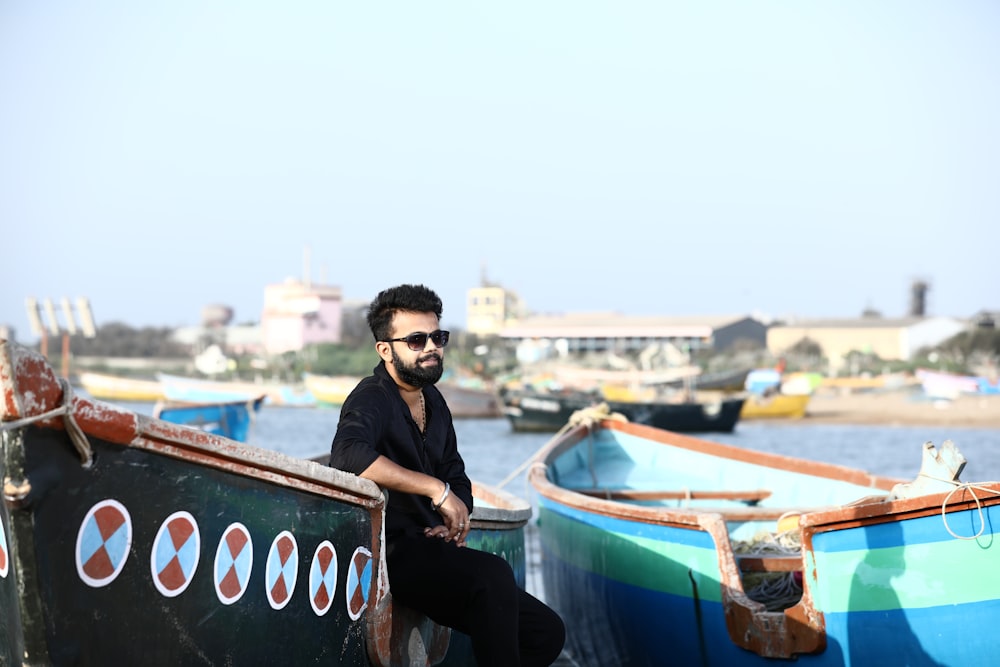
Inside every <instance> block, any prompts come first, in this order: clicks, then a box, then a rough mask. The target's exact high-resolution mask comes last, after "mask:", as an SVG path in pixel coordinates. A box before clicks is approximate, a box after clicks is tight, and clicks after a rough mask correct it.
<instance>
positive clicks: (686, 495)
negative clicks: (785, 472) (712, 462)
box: [572, 489, 771, 503]
mask: <svg viewBox="0 0 1000 667" xmlns="http://www.w3.org/2000/svg"><path fill="white" fill-rule="evenodd" d="M572 491H575V492H576V493H582V494H583V495H585V496H591V497H592V498H603V499H604V500H739V501H743V502H751V503H756V502H760V501H761V500H764V499H765V498H769V497H770V496H771V492H770V491H767V490H765V489H758V490H750V491H692V490H689V489H681V490H669V491H668V490H656V491H651V490H644V489H572Z"/></svg>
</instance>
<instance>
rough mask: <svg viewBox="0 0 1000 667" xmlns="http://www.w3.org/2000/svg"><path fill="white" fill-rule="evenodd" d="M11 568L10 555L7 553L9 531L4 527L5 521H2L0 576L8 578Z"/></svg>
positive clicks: (0, 528)
mask: <svg viewBox="0 0 1000 667" xmlns="http://www.w3.org/2000/svg"><path fill="white" fill-rule="evenodd" d="M9 570H10V555H9V554H8V553H7V531H5V530H4V528H3V521H0V578H4V579H6V578H7V572H8V571H9Z"/></svg>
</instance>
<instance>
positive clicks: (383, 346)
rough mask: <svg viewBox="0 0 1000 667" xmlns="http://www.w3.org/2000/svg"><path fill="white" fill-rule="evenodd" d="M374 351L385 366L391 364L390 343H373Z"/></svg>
mask: <svg viewBox="0 0 1000 667" xmlns="http://www.w3.org/2000/svg"><path fill="white" fill-rule="evenodd" d="M375 351H376V352H378V356H380V357H382V360H383V361H384V362H386V363H387V364H391V363H392V343H386V342H385V341H381V340H380V341H379V342H377V343H375Z"/></svg>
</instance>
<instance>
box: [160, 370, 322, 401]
mask: <svg viewBox="0 0 1000 667" xmlns="http://www.w3.org/2000/svg"><path fill="white" fill-rule="evenodd" d="M156 377H157V378H158V379H159V381H160V384H161V386H162V387H163V396H164V397H165V398H166V399H167V400H170V401H179V402H183V403H231V402H233V401H251V400H254V399H255V398H257V397H258V396H260V395H262V394H263V395H264V397H265V403H266V404H267V405H275V406H282V407H297V408H311V407H315V405H316V398H315V397H314V396H313V395H312V393H311V392H310V391H309V389H308V387H305V386H296V385H293V384H287V383H280V382H246V381H239V380H209V379H206V378H193V377H184V376H180V375H171V374H169V373H158V374H157V376H156Z"/></svg>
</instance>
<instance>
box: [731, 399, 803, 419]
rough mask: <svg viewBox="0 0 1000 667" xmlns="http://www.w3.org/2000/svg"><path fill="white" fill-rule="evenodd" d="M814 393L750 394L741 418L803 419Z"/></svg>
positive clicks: (741, 411)
mask: <svg viewBox="0 0 1000 667" xmlns="http://www.w3.org/2000/svg"><path fill="white" fill-rule="evenodd" d="M811 398H812V394H784V393H777V394H749V395H747V397H746V400H745V401H744V402H743V408H742V409H741V410H740V419H801V418H802V417H805V415H806V410H807V408H808V407H809V400H810V399H811Z"/></svg>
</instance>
